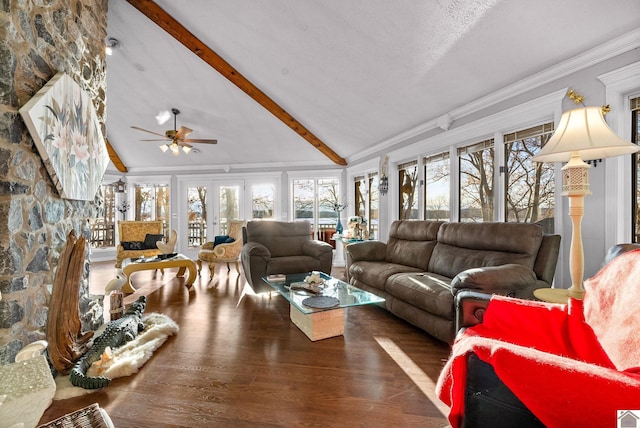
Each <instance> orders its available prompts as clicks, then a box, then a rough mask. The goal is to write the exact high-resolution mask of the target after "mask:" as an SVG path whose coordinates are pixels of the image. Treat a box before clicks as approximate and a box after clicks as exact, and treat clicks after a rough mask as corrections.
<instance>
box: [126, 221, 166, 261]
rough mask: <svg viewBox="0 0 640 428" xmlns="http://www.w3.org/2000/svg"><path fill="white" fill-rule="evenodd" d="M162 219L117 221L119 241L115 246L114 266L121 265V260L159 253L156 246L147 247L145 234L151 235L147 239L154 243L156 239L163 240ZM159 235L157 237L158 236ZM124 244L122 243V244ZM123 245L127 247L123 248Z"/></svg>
mask: <svg viewBox="0 0 640 428" xmlns="http://www.w3.org/2000/svg"><path fill="white" fill-rule="evenodd" d="M162 228H163V226H162V221H133V220H121V221H118V236H119V238H120V242H119V243H118V246H117V247H116V268H120V267H122V261H123V260H124V259H128V258H135V257H142V256H144V257H153V256H157V255H158V254H160V253H161V251H160V250H159V249H158V248H148V247H151V245H150V243H147V244H149V245H145V240H146V238H147V235H153V237H152V238H150V239H149V240H150V241H152V243H153V244H154V245H155V243H156V241H161V240H163V232H162ZM159 235H160V236H161V237H160V238H159V239H158V236H159ZM123 244H124V245H123ZM125 247H127V248H129V249H125Z"/></svg>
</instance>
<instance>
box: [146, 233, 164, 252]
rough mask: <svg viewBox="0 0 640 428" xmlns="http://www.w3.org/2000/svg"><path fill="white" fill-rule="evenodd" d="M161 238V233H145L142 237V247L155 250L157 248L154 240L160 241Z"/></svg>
mask: <svg viewBox="0 0 640 428" xmlns="http://www.w3.org/2000/svg"><path fill="white" fill-rule="evenodd" d="M163 239H164V235H163V234H158V235H155V234H153V233H147V236H145V237H144V248H145V249H147V250H155V249H157V248H158V246H157V245H156V242H158V241H162V240H163Z"/></svg>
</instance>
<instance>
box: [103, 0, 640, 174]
mask: <svg viewBox="0 0 640 428" xmlns="http://www.w3.org/2000/svg"><path fill="white" fill-rule="evenodd" d="M157 4H158V5H159V6H160V7H162V8H163V9H164V10H165V11H166V12H168V13H169V14H170V15H172V16H173V17H174V18H175V19H177V20H178V21H180V22H181V23H182V25H184V26H185V27H186V28H187V29H188V30H189V31H191V33H193V34H194V35H195V36H196V37H198V38H199V39H200V40H201V41H202V42H204V43H205V44H206V45H208V46H209V47H210V48H212V49H213V50H214V51H216V52H217V53H218V54H219V55H220V56H222V57H223V58H224V59H225V60H226V61H227V62H229V63H230V64H231V65H232V66H233V67H235V68H236V69H237V70H238V71H239V72H240V73H242V74H243V75H244V76H245V77H247V78H248V79H249V80H250V81H251V82H253V83H254V84H255V85H256V86H258V87H259V88H260V89H261V90H262V91H263V92H264V93H266V94H267V95H268V96H269V97H271V98H272V99H273V100H274V101H276V102H277V103H278V104H279V105H280V106H281V107H282V108H284V109H285V110H286V111H287V112H289V113H290V114H291V115H292V116H293V117H295V118H296V119H297V120H298V121H299V122H300V123H301V124H302V125H304V126H305V127H307V128H308V129H309V130H310V131H311V132H312V133H314V134H315V135H316V136H317V137H318V138H320V140H322V141H323V142H324V143H325V144H326V145H327V146H329V147H330V148H332V149H333V150H334V151H335V152H337V153H338V154H339V155H340V156H342V157H344V158H346V159H347V161H349V162H352V161H353V160H359V156H360V154H361V153H363V152H364V151H366V150H368V149H370V148H371V147H375V146H376V145H378V144H380V143H381V142H383V141H385V140H388V139H390V138H393V137H394V136H396V135H398V134H401V133H402V132H404V131H406V130H408V129H411V128H413V127H415V126H417V125H419V124H421V123H424V122H427V121H429V120H432V119H435V118H437V117H439V116H441V115H442V114H445V113H447V112H449V111H451V110H453V109H455V108H458V107H460V106H463V105H465V104H467V103H469V102H471V101H473V100H475V99H478V98H480V97H483V96H485V95H487V94H490V93H492V92H493V91H495V90H497V89H500V88H503V87H505V86H507V85H509V84H512V83H515V82H517V81H519V80H521V79H523V78H525V77H527V76H530V75H532V74H534V73H537V72H540V71H542V70H544V69H545V68H547V67H549V66H551V65H553V64H556V63H558V62H560V61H562V60H564V59H567V58H570V57H572V56H575V55H577V54H579V53H581V52H584V51H586V50H588V49H590V48H592V47H594V46H597V45H599V44H601V43H603V42H605V41H607V40H610V39H612V38H614V37H616V36H618V35H621V34H625V33H627V32H629V31H630V30H632V29H634V28H636V27H638V25H639V24H640V2H639V1H637V0H617V1H616V2H610V3H607V2H603V1H596V0H581V1H579V0H563V1H557V0H538V1H536V2H532V1H527V0H515V1H514V0H502V1H499V0H481V1H465V0H439V1H429V0H407V1H403V2H402V3H401V5H402V6H401V7H398V4H399V3H397V2H390V1H385V0H374V1H372V0H349V1H344V0H324V1H300V0H261V1H251V0H235V1H222V0H157ZM108 33H109V36H110V37H115V38H116V39H118V40H119V41H120V43H121V46H120V48H119V49H117V50H116V51H115V53H114V55H113V56H110V57H108V60H107V78H108V86H107V94H108V101H107V106H108V112H107V136H108V138H109V140H110V142H111V144H112V145H113V147H114V148H115V150H116V151H117V152H118V154H119V155H120V157H121V158H122V160H123V161H124V164H125V165H126V166H127V167H129V168H130V170H131V171H132V172H134V171H152V170H157V171H162V170H163V169H164V170H167V168H169V169H173V170H177V169H180V168H183V169H188V170H191V171H196V170H207V171H208V170H216V169H225V168H229V167H230V168H231V169H232V170H234V169H236V170H237V169H240V168H264V167H266V168H296V167H298V168H307V167H310V166H319V167H328V166H335V164H333V163H332V162H331V161H330V160H329V159H327V158H326V157H325V156H324V155H323V154H322V153H320V152H319V151H318V150H317V149H315V148H314V147H313V146H311V145H310V144H309V143H308V142H307V141H305V140H304V139H302V138H301V137H300V136H299V135H297V134H296V133H295V132H293V131H292V130H291V129H290V128H289V127H287V126H286V125H284V124H283V123H282V122H280V121H279V120H278V119H276V118H275V117H274V116H273V115H271V114H270V113H269V112H268V111H267V110H265V109H264V108H263V107H261V106H260V105H258V104H257V103H256V102H254V101H253V100H252V99H251V98H250V97H249V96H247V95H246V94H245V93H244V92H242V91H241V90H239V89H238V88H237V87H235V86H234V85H233V84H232V83H230V82H229V81H227V80H226V79H225V78H224V77H222V76H221V75H220V74H218V73H217V72H216V71H215V70H213V69H212V68H211V67H210V66H209V65H207V64H206V63H205V62H204V61H202V60H201V59H200V58H199V57H197V56H196V55H195V54H193V53H192V52H190V51H189V50H188V49H187V48H185V47H184V46H183V45H181V44H180V43H179V42H177V41H176V40H175V39H173V38H172V37H171V36H169V35H168V34H166V33H165V32H164V31H163V30H161V29H160V28H159V27H158V26H156V24H154V23H153V22H152V21H151V20H149V19H148V18H146V17H145V16H143V15H142V14H141V13H140V12H138V11H137V10H136V9H134V8H133V7H132V6H131V5H129V4H128V3H127V2H125V1H112V2H109V21H108ZM172 107H176V108H178V109H180V110H181V112H182V113H181V114H180V115H179V116H178V127H179V126H181V125H184V126H187V127H189V128H191V129H193V130H194V132H193V133H192V134H191V137H193V138H215V139H217V140H218V144H217V145H198V146H197V148H198V149H199V151H200V153H198V154H197V155H195V156H194V155H193V154H191V155H188V156H185V155H181V156H179V157H175V156H171V155H169V154H163V153H162V152H161V151H160V150H158V148H157V146H158V143H153V142H141V141H140V140H141V139H146V138H149V135H148V134H144V133H142V132H140V131H136V130H133V129H131V128H130V126H132V125H135V126H139V127H142V128H145V129H149V130H152V131H155V132H159V133H164V131H165V130H166V129H171V128H173V121H169V122H167V123H165V124H164V125H159V124H158V123H157V122H156V120H155V116H156V115H157V114H158V112H159V111H162V110H168V109H170V108H172Z"/></svg>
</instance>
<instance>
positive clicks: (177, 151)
mask: <svg viewBox="0 0 640 428" xmlns="http://www.w3.org/2000/svg"><path fill="white" fill-rule="evenodd" d="M169 148H170V149H171V152H172V153H173V154H174V155H175V156H178V155H179V154H180V146H179V145H177V144H176V143H172V144H171V147H169Z"/></svg>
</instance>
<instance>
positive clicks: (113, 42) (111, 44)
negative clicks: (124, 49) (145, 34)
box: [104, 37, 120, 55]
mask: <svg viewBox="0 0 640 428" xmlns="http://www.w3.org/2000/svg"><path fill="white" fill-rule="evenodd" d="M119 47H120V41H119V40H118V39H114V38H113V37H109V38H108V39H107V40H105V42H104V53H106V54H107V55H113V50H114V49H118V48H119Z"/></svg>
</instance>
